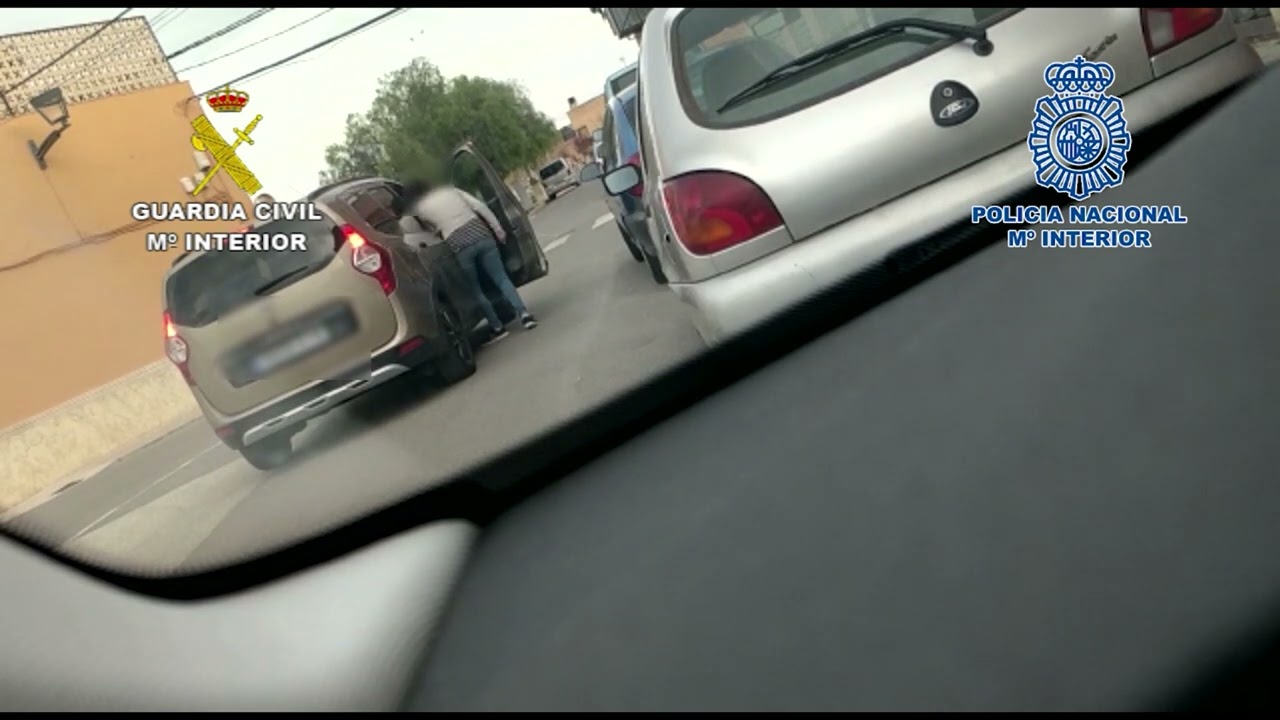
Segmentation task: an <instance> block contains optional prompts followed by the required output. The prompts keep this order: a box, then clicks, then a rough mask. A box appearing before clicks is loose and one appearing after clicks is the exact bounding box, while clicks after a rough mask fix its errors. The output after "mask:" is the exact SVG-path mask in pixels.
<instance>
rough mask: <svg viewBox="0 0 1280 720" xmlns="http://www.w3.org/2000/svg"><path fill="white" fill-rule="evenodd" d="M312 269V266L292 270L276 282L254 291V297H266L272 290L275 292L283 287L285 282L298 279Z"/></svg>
mask: <svg viewBox="0 0 1280 720" xmlns="http://www.w3.org/2000/svg"><path fill="white" fill-rule="evenodd" d="M310 269H311V266H310V265H303V266H302V267H300V268H296V269H293V270H290V271H289V272H287V273H285V274H283V275H281V276H280V277H278V278H276V279H275V280H272V281H271V282H269V283H267V284H265V285H263V286H262V287H260V288H258V289H257V290H254V291H253V294H254V295H265V294H266V293H268V292H270V291H271V290H274V289H275V288H278V287H280V286H281V285H283V284H284V283H285V282H287V281H289V280H291V279H293V278H296V277H298V276H299V275H301V274H303V273H305V272H307V271H308V270H310Z"/></svg>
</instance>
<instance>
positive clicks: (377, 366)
mask: <svg viewBox="0 0 1280 720" xmlns="http://www.w3.org/2000/svg"><path fill="white" fill-rule="evenodd" d="M403 347H405V345H404V344H403V343H402V344H398V345H397V346H396V347H393V348H391V349H388V350H385V351H383V352H380V353H378V354H377V355H374V356H373V357H372V358H370V359H369V362H368V363H366V364H362V365H360V366H359V367H356V368H352V369H351V370H348V371H346V372H343V373H340V374H338V375H335V376H333V377H331V378H328V379H326V380H323V381H321V382H318V383H315V384H314V385H311V386H309V387H307V388H305V389H303V390H301V391H299V392H295V393H293V394H291V395H288V396H287V397H284V398H281V399H280V400H278V401H276V402H274V403H272V404H270V405H268V406H266V407H263V408H259V409H257V410H255V411H253V412H252V413H249V414H248V415H245V416H242V417H239V418H236V419H235V420H234V421H232V422H229V423H225V424H222V425H220V426H216V427H215V431H216V432H217V434H218V437H219V438H220V439H221V440H222V441H223V442H224V443H226V444H227V445H228V446H229V447H231V448H233V449H236V450H238V449H240V448H242V447H244V446H246V445H253V444H255V443H258V442H261V441H262V440H264V439H266V438H268V437H271V436H272V435H276V434H278V433H281V432H284V431H286V430H289V429H291V428H297V427H298V426H300V425H302V424H304V423H306V422H307V421H308V420H312V419H315V418H317V417H319V416H321V415H324V414H325V413H327V412H329V411H330V410H333V409H334V408H336V407H338V406H340V405H342V404H343V403H346V402H347V401H349V400H352V399H353V398H356V397H358V396H360V395H362V394H364V393H366V392H368V391H370V390H372V389H373V388H375V387H378V386H379V385H382V384H384V383H386V382H388V381H390V380H393V379H395V378H397V377H399V376H401V375H403V374H405V373H407V372H409V371H410V370H412V369H413V368H414V367H416V366H418V365H421V364H423V363H425V362H427V361H429V360H431V359H432V358H433V357H434V356H435V354H437V353H438V352H439V351H438V348H437V347H436V346H435V344H433V343H431V342H429V341H424V342H422V343H421V344H419V345H418V346H417V347H415V348H413V349H412V350H411V351H409V352H403V351H402V350H401V348H403ZM206 417H207V415H206Z"/></svg>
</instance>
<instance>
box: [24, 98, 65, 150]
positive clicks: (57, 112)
mask: <svg viewBox="0 0 1280 720" xmlns="http://www.w3.org/2000/svg"><path fill="white" fill-rule="evenodd" d="M31 106H32V107H34V108H35V109H36V111H37V112H39V113H40V117H42V118H44V121H45V122H47V123H49V124H50V125H52V126H53V132H51V133H49V135H48V137H46V138H45V139H44V141H43V142H41V143H40V144H39V145H36V143H35V141H34V140H28V141H27V147H29V148H31V156H32V157H34V158H35V159H36V164H37V165H39V166H40V169H41V170H44V169H46V168H47V167H48V165H46V164H45V161H44V157H45V155H48V154H49V150H50V149H51V148H52V147H53V144H54V143H56V142H58V138H60V137H62V133H63V132H64V131H65V130H66V129H67V128H69V127H71V124H70V123H69V122H67V100H66V98H64V97H63V96H62V88H52V89H50V90H45V91H44V92H42V93H40V94H39V95H36V96H35V97H33V98H31Z"/></svg>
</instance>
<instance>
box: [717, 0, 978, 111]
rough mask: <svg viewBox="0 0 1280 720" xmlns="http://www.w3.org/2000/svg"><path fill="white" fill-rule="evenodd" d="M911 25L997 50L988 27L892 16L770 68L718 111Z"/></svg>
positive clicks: (718, 109) (907, 28) (976, 53)
mask: <svg viewBox="0 0 1280 720" xmlns="http://www.w3.org/2000/svg"><path fill="white" fill-rule="evenodd" d="M910 29H914V30H929V31H931V32H936V33H938V34H940V35H948V36H950V37H953V38H955V39H957V40H972V41H973V53H974V54H975V55H980V56H986V55H990V54H991V51H992V50H995V45H993V44H992V43H991V41H990V40H988V39H987V31H986V28H978V27H973V26H971V25H961V24H959V23H949V22H942V21H939V20H926V19H924V18H902V19H900V20H891V21H889V22H887V23H881V24H880V25H877V26H875V27H873V28H869V29H867V30H863V31H862V32H858V33H854V34H853V35H850V36H848V37H844V38H841V39H839V40H836V41H835V42H832V43H828V44H826V45H823V46H822V47H820V48H818V49H816V50H813V51H810V52H807V53H805V54H804V55H801V56H800V57H798V58H796V59H794V60H792V61H790V62H788V63H786V64H785V65H781V66H779V67H776V68H774V69H773V70H771V71H769V74H767V75H765V76H764V77H762V78H760V79H759V80H756V81H755V82H753V83H751V84H750V85H748V86H746V87H745V88H743V89H742V90H739V91H738V92H737V93H734V94H733V96H731V97H730V98H729V99H728V100H726V101H725V102H724V104H723V105H721V106H720V107H719V108H717V109H716V112H717V113H722V112H724V111H725V110H728V109H729V108H731V107H733V106H734V105H737V104H738V103H740V102H742V101H743V100H746V99H747V98H749V97H751V96H752V95H755V94H756V93H757V92H760V91H761V90H763V89H765V88H767V87H769V86H770V85H772V84H774V83H775V82H777V81H779V80H782V79H784V78H786V77H789V76H791V75H793V74H795V73H796V72H799V71H800V70H803V69H804V68H807V67H809V66H811V65H813V64H815V63H818V62H822V61H824V60H830V59H831V58H833V57H836V56H838V55H841V54H844V53H846V52H848V51H850V50H852V49H854V48H855V47H858V46H859V45H862V44H864V43H866V42H868V41H870V40H875V39H878V38H882V37H884V36H886V35H892V34H894V33H900V32H903V31H905V30H910Z"/></svg>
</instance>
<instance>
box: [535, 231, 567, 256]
mask: <svg viewBox="0 0 1280 720" xmlns="http://www.w3.org/2000/svg"><path fill="white" fill-rule="evenodd" d="M569 235H570V233H565V234H564V235H561V236H560V237H558V238H556V239H555V240H552V241H551V242H549V243H547V246H546V247H545V248H543V249H542V250H543V252H551V251H552V250H555V249H556V248H558V247H560V246H561V245H563V244H565V243H567V242H569Z"/></svg>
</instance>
